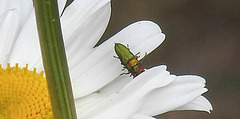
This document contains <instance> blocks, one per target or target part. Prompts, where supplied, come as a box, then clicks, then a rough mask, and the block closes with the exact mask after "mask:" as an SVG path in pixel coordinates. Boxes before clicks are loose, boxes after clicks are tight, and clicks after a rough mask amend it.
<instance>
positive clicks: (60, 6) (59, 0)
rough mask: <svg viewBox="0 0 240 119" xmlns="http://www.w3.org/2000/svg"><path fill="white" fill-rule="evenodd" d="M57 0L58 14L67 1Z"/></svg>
mask: <svg viewBox="0 0 240 119" xmlns="http://www.w3.org/2000/svg"><path fill="white" fill-rule="evenodd" d="M57 1H58V11H59V15H61V14H62V12H63V9H64V7H65V4H66V2H67V0H57Z"/></svg>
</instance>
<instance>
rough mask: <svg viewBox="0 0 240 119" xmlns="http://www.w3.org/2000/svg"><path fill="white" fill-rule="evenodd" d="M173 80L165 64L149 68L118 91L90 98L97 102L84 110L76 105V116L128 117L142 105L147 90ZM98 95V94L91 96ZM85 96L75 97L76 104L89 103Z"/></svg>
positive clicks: (91, 118) (87, 118) (101, 118)
mask: <svg viewBox="0 0 240 119" xmlns="http://www.w3.org/2000/svg"><path fill="white" fill-rule="evenodd" d="M173 80H174V78H172V77H171V76H170V74H169V72H167V71H166V67H165V66H160V67H155V68H152V69H149V70H147V71H145V72H143V73H142V75H139V76H138V77H136V78H134V79H133V80H131V82H129V83H128V84H127V85H125V86H124V87H122V89H121V90H119V93H113V94H111V95H109V96H104V97H105V99H104V100H102V98H100V100H101V101H96V100H97V99H91V100H95V101H94V102H98V103H94V105H93V104H91V106H89V107H88V108H85V110H81V106H80V107H77V108H78V109H80V110H81V111H79V110H78V112H79V113H78V118H86V119H128V118H129V117H130V116H131V115H133V114H135V112H136V111H137V110H139V107H140V105H142V99H144V97H145V96H146V95H147V94H148V93H149V92H151V91H152V90H154V89H156V88H160V87H163V86H166V85H168V84H169V83H171V82H172V81H173ZM100 94H101V92H100ZM91 95H93V94H91ZM91 95H90V96H91ZM94 95H95V94H94ZM98 97H99V96H97V97H93V98H98ZM85 98H88V96H86V97H84V98H82V99H77V100H76V103H77V105H78V103H80V104H86V103H89V102H88V101H87V100H86V99H85ZM89 105H90V104H89Z"/></svg>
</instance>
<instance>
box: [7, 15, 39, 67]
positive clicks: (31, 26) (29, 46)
mask: <svg viewBox="0 0 240 119" xmlns="http://www.w3.org/2000/svg"><path fill="white" fill-rule="evenodd" d="M33 12H34V11H33ZM40 59H41V52H40V45H39V41H38V33H37V28H36V21H35V14H33V13H32V14H31V16H30V17H29V19H28V20H27V22H26V24H25V25H24V27H23V28H22V31H21V32H20V34H19V36H18V39H17V42H16V44H15V46H14V49H13V52H12V55H11V57H10V61H9V62H10V63H13V64H14V63H19V66H20V67H24V66H25V65H26V64H29V68H30V69H32V68H33V67H36V65H39V64H42V62H40ZM36 68H38V69H40V67H36Z"/></svg>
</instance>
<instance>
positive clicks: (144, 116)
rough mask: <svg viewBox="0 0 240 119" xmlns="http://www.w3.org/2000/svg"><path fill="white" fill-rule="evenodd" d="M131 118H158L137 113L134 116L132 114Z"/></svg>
mask: <svg viewBox="0 0 240 119" xmlns="http://www.w3.org/2000/svg"><path fill="white" fill-rule="evenodd" d="M129 119H156V118H153V117H150V116H147V115H143V114H139V113H137V114H134V115H133V116H131V118H129Z"/></svg>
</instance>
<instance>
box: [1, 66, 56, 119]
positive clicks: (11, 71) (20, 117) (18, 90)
mask: <svg viewBox="0 0 240 119" xmlns="http://www.w3.org/2000/svg"><path fill="white" fill-rule="evenodd" d="M43 74H44V72H41V73H37V72H36V69H34V71H30V70H28V68H27V65H26V67H24V68H20V67H18V64H16V66H15V67H10V64H8V66H7V68H2V66H1V67H0V119H28V118H39V119H49V118H52V117H53V115H52V108H51V103H50V97H49V93H48V88H47V83H46V78H45V77H44V75H43Z"/></svg>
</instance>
